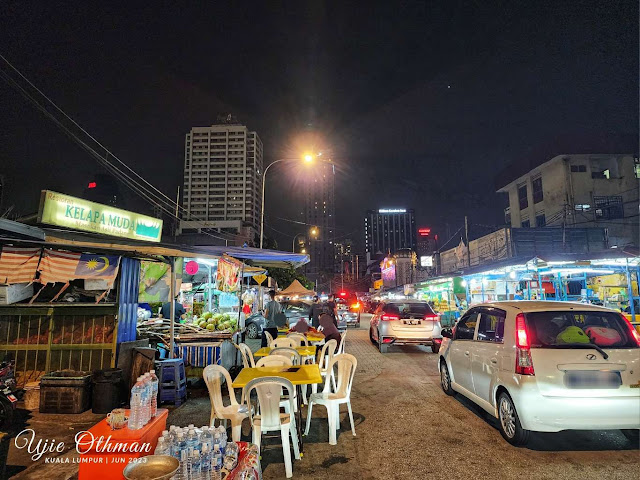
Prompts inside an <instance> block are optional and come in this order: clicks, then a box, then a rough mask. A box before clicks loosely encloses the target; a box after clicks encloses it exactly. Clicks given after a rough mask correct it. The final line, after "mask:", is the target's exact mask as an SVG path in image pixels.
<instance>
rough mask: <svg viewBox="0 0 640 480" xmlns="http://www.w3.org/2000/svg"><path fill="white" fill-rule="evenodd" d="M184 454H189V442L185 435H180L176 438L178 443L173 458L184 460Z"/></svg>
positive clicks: (174, 448)
mask: <svg viewBox="0 0 640 480" xmlns="http://www.w3.org/2000/svg"><path fill="white" fill-rule="evenodd" d="M182 452H186V453H188V452H187V442H186V441H185V439H184V433H182V432H180V433H178V436H177V437H176V443H175V445H174V446H173V456H174V457H176V458H182Z"/></svg>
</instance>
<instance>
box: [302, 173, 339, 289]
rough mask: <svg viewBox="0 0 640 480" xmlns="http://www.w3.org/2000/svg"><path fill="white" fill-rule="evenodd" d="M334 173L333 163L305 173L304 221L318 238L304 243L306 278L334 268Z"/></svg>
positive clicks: (330, 271) (329, 271) (314, 276)
mask: <svg viewBox="0 0 640 480" xmlns="http://www.w3.org/2000/svg"><path fill="white" fill-rule="evenodd" d="M335 173H336V171H335V166H334V165H333V163H331V162H318V163H317V164H316V165H314V166H313V168H311V169H310V170H309V175H308V177H307V179H306V183H305V186H306V196H305V199H306V201H305V222H306V223H307V224H308V225H309V226H312V225H313V226H316V227H318V235H317V236H316V237H315V238H313V237H311V238H309V242H308V245H309V249H308V252H309V257H310V262H309V265H308V266H307V274H308V275H309V277H310V278H317V277H318V276H319V275H320V274H322V273H332V272H333V268H334V253H335V252H334V247H333V244H334V240H335V231H336V215H335V201H334V200H335V199H334V189H335Z"/></svg>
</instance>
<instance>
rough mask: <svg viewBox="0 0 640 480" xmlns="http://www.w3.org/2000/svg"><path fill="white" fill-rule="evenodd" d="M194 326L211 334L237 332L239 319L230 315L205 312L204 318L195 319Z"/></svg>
mask: <svg viewBox="0 0 640 480" xmlns="http://www.w3.org/2000/svg"><path fill="white" fill-rule="evenodd" d="M193 324H194V325H197V326H198V327H199V328H201V329H203V330H207V331H209V332H213V331H219V332H222V331H226V332H235V331H236V330H237V329H238V319H237V318H232V317H231V316H230V315H229V314H228V313H211V312H204V313H203V314H202V316H200V317H194V318H193Z"/></svg>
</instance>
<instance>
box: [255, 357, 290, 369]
mask: <svg viewBox="0 0 640 480" xmlns="http://www.w3.org/2000/svg"><path fill="white" fill-rule="evenodd" d="M292 366H293V360H291V358H290V357H285V356H284V355H267V356H266V357H262V358H261V359H260V360H258V361H257V362H256V367H292Z"/></svg>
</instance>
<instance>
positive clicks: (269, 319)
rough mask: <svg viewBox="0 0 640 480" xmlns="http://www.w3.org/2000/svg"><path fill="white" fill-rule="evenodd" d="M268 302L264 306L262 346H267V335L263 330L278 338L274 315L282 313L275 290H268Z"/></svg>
mask: <svg viewBox="0 0 640 480" xmlns="http://www.w3.org/2000/svg"><path fill="white" fill-rule="evenodd" d="M269 298H271V300H269V302H267V305H265V307H264V313H263V316H264V320H265V322H264V328H263V329H262V346H263V347H268V346H269V345H267V336H266V335H265V334H264V332H265V331H266V332H269V333H270V334H271V336H272V337H273V338H278V325H277V324H276V316H277V315H278V314H280V313H282V307H281V306H280V304H279V303H278V302H276V292H275V290H269Z"/></svg>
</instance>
